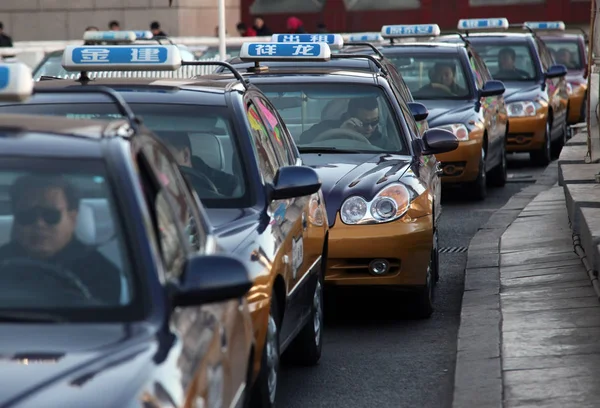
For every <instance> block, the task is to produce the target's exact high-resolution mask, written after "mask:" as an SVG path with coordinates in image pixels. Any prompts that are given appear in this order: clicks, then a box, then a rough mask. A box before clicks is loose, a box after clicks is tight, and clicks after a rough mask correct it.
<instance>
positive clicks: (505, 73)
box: [473, 42, 537, 81]
mask: <svg viewBox="0 0 600 408" xmlns="http://www.w3.org/2000/svg"><path fill="white" fill-rule="evenodd" d="M473 47H474V48H475V50H476V51H477V53H478V54H479V56H480V57H481V59H483V61H484V62H485V65H486V66H487V67H488V69H489V71H490V73H491V74H492V77H493V78H494V79H497V80H500V81H533V80H535V79H536V78H537V65H536V63H535V59H534V58H535V57H534V55H533V50H532V49H531V48H530V47H529V45H527V44H526V43H523V42H520V43H508V42H503V43H501V44H484V43H475V44H473ZM500 61H501V62H500Z"/></svg>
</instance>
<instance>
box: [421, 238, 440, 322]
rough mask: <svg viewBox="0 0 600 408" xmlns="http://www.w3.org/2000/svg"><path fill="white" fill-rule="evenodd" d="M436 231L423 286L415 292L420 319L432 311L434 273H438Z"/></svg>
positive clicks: (429, 315) (426, 316)
mask: <svg viewBox="0 0 600 408" xmlns="http://www.w3.org/2000/svg"><path fill="white" fill-rule="evenodd" d="M436 242H437V232H434V244H433V248H432V249H431V256H430V259H429V265H427V278H426V283H425V286H423V287H422V288H419V289H418V290H417V293H416V302H415V303H416V304H415V306H416V308H415V312H416V316H417V317H418V318H420V319H427V318H429V317H431V315H432V314H433V311H434V306H433V300H434V299H433V298H434V293H435V281H436V275H439V271H438V270H437V269H439V265H438V262H439V261H438V259H439V251H438V247H437V243H436Z"/></svg>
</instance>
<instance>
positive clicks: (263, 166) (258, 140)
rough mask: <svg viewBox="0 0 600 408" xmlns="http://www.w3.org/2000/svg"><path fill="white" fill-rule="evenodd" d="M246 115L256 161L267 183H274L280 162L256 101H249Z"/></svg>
mask: <svg viewBox="0 0 600 408" xmlns="http://www.w3.org/2000/svg"><path fill="white" fill-rule="evenodd" d="M246 115H247V117H248V124H249V125H250V131H251V133H252V148H253V151H254V155H255V158H256V162H257V163H258V166H259V168H260V173H261V176H262V177H263V181H264V182H265V183H272V182H273V180H274V179H275V174H276V172H277V170H278V169H279V164H278V163H277V156H276V154H275V150H274V149H273V145H272V144H271V142H270V140H269V133H268V132H267V129H266V127H265V125H264V123H263V121H262V119H261V117H260V114H259V113H258V110H257V109H256V106H255V105H254V103H252V102H248V104H247V105H246Z"/></svg>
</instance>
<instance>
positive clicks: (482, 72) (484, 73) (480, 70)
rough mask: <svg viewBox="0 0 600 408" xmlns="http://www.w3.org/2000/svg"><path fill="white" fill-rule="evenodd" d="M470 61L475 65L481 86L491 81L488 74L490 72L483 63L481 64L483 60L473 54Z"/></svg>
mask: <svg viewBox="0 0 600 408" xmlns="http://www.w3.org/2000/svg"><path fill="white" fill-rule="evenodd" d="M471 59H472V60H473V63H474V64H475V67H476V68H477V71H476V72H477V75H479V76H480V77H481V81H482V83H483V84H485V83H486V82H487V81H489V80H491V79H492V74H490V71H489V69H488V67H487V65H485V62H483V60H482V59H481V57H480V56H479V55H478V54H477V53H475V52H473V53H472V54H471Z"/></svg>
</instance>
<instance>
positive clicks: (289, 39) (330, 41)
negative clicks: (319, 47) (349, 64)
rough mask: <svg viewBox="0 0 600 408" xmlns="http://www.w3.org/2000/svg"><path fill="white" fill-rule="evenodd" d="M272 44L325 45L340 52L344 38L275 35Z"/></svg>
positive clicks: (335, 35)
mask: <svg viewBox="0 0 600 408" xmlns="http://www.w3.org/2000/svg"><path fill="white" fill-rule="evenodd" d="M271 42H278V43H325V44H327V45H329V49H330V50H339V49H342V47H343V46H344V38H343V37H342V36H341V35H340V34H273V36H272V37H271Z"/></svg>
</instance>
